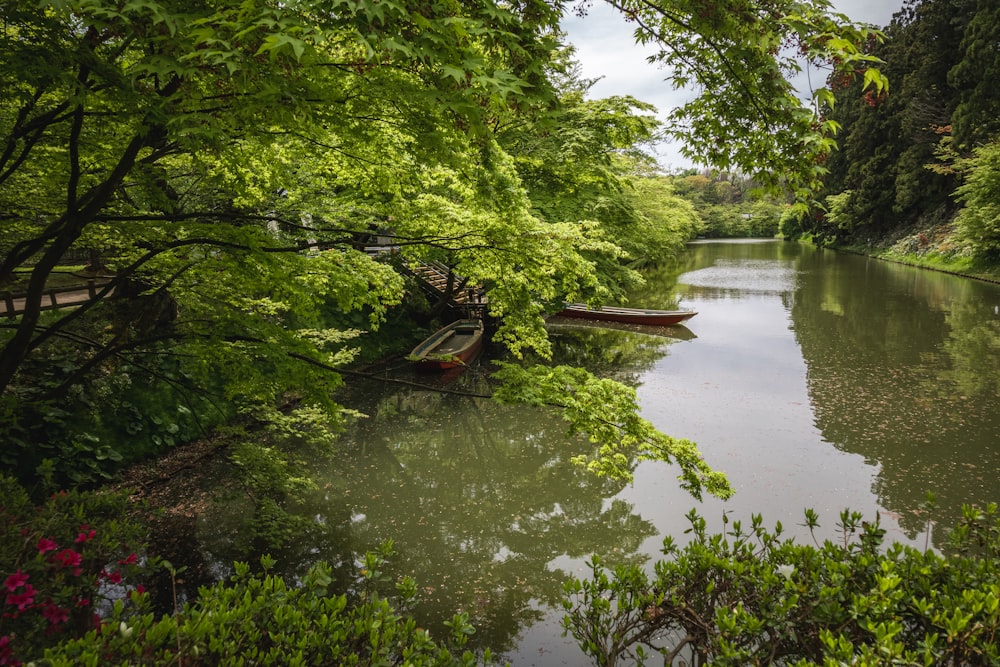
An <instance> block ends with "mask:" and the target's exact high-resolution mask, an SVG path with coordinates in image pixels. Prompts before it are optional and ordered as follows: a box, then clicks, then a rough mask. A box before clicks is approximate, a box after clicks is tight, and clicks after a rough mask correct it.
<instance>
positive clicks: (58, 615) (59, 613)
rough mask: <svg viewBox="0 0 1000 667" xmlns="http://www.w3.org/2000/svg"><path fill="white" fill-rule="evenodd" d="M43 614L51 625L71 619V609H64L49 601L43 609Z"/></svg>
mask: <svg viewBox="0 0 1000 667" xmlns="http://www.w3.org/2000/svg"><path fill="white" fill-rule="evenodd" d="M42 616H44V617H45V620H46V621H48V622H49V625H59V624H60V623H65V622H66V621H67V620H69V609H63V608H62V607H59V606H57V605H54V604H52V603H51V602H49V603H47V604H46V605H45V608H44V609H42Z"/></svg>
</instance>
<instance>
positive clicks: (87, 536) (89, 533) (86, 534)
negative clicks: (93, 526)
mask: <svg viewBox="0 0 1000 667" xmlns="http://www.w3.org/2000/svg"><path fill="white" fill-rule="evenodd" d="M82 528H86V526H82ZM96 535H97V531H96V530H85V531H83V530H82V531H81V532H80V534H79V535H77V536H76V543H77V544H83V543H84V542H89V541H90V540H92V539H94V537H95V536H96Z"/></svg>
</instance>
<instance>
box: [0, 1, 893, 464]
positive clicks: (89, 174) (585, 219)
mask: <svg viewBox="0 0 1000 667" xmlns="http://www.w3.org/2000/svg"><path fill="white" fill-rule="evenodd" d="M619 8H620V9H621V10H622V12H623V13H624V14H625V15H626V16H627V17H628V18H630V19H633V20H636V21H637V22H638V24H639V25H641V26H642V31H641V34H640V35H639V38H640V39H641V40H642V41H644V42H655V43H657V44H659V45H660V48H661V49H662V51H661V54H660V57H661V58H665V57H667V55H668V54H669V53H670V52H671V51H672V52H674V53H675V54H676V55H677V58H678V61H679V62H680V61H683V62H684V63H685V65H684V67H683V68H682V69H681V70H678V72H679V74H678V76H679V77H681V79H683V80H685V81H695V80H697V81H699V82H701V83H702V84H703V85H704V86H705V92H704V95H703V97H702V98H701V102H699V103H696V104H694V105H693V106H689V107H687V108H685V109H681V110H678V111H677V112H676V113H675V114H674V122H678V123H679V122H681V121H682V119H683V118H687V119H688V120H689V121H690V123H691V124H692V126H693V127H694V132H693V133H692V140H693V143H692V146H693V147H694V149H695V150H700V151H702V152H703V153H705V155H706V156H707V158H709V159H713V160H716V161H721V162H724V163H726V164H741V165H742V166H743V167H744V168H745V169H747V170H749V171H753V172H757V173H758V174H759V175H760V178H761V179H762V181H765V182H770V183H776V181H777V180H778V174H777V172H775V169H779V170H781V171H783V172H786V173H783V174H781V178H784V179H786V181H787V182H788V183H790V184H793V185H794V187H796V188H803V187H805V186H807V185H809V184H811V183H812V182H813V180H814V170H813V165H801V164H798V155H799V151H800V150H802V149H803V147H810V148H808V150H809V152H810V154H815V155H818V154H820V153H822V152H824V151H826V150H828V149H829V148H830V142H829V132H830V130H831V129H832V128H831V126H827V125H824V124H823V123H814V122H812V121H811V120H809V119H808V111H807V110H804V109H803V108H802V107H801V105H797V104H796V105H794V106H793V98H792V97H791V96H790V94H789V93H790V90H791V88H790V87H789V84H788V83H787V81H786V80H785V79H784V78H783V77H784V76H786V75H791V74H794V72H795V71H796V68H797V67H798V65H796V64H795V63H793V62H792V61H791V60H789V59H785V58H783V57H780V56H779V55H777V49H776V46H777V45H778V44H780V43H782V42H788V43H794V44H797V45H800V46H801V48H802V49H803V51H804V52H806V53H807V54H808V57H809V58H811V59H812V60H814V61H816V62H819V61H829V62H831V63H833V64H834V65H836V66H837V67H838V68H840V69H841V70H843V71H844V72H845V73H853V72H855V71H859V72H860V71H865V72H866V74H865V84H866V85H867V86H874V87H875V88H879V87H881V86H882V85H883V81H882V79H881V78H880V75H879V74H878V72H877V71H875V70H867V69H866V68H867V67H868V66H869V65H871V64H872V63H874V62H875V61H874V59H872V58H871V57H869V56H867V55H865V54H863V53H862V52H861V50H860V49H861V47H862V45H863V44H864V43H865V42H866V40H867V39H868V38H869V37H870V36H871V33H870V31H869V30H868V29H866V28H862V27H856V26H852V25H850V24H849V23H848V22H846V20H844V17H837V16H832V15H830V13H829V8H828V5H827V4H826V2H823V1H821V0H815V1H814V2H811V3H800V2H796V1H793V0H780V1H776V0H768V1H767V2H760V3H745V2H741V3H740V9H739V12H737V13H736V14H734V15H733V16H732V17H729V14H728V12H721V11H720V12H719V13H718V14H716V15H715V17H714V18H713V17H712V16H703V14H704V11H703V8H701V7H700V3H688V2H686V1H681V0H670V1H669V2H663V3H662V4H660V5H652V4H651V5H646V6H644V7H643V8H641V9H640V8H638V7H632V6H627V5H622V6H620V7H619ZM563 9H564V8H563V7H562V6H559V5H551V4H549V3H546V2H542V1H535V0H531V1H529V2H525V3H519V4H515V5H510V4H504V3H500V4H494V3H485V4H479V5H469V4H462V3H452V2H445V3H438V4H433V5H430V6H427V5H425V4H421V3H411V2H408V1H407V0H401V1H399V2H391V3H389V4H386V3H385V2H368V1H367V0H357V1H354V0H351V1H344V2H339V1H338V2H335V3H332V4H331V3H324V2H298V3H290V4H289V3H281V4H279V5H274V4H273V3H269V2H256V1H254V0H251V1H249V2H244V3H240V4H239V5H237V6H232V7H230V6H226V7H221V6H218V5H217V4H216V3H210V2H176V1H174V0H144V1H142V2H120V1H117V0H99V1H90V0H88V1H86V2H77V1H75V0H71V1H68V2H63V1H60V2H50V3H42V4H41V5H40V6H39V7H35V6H34V5H31V6H28V5H25V4H23V3H14V4H6V5H4V8H3V10H2V11H3V15H2V16H3V28H2V32H0V71H2V74H0V77H2V81H3V89H4V91H5V93H6V94H5V95H4V96H2V97H0V135H2V140H0V145H2V150H0V218H2V220H3V225H4V231H5V234H4V235H3V237H2V238H0V284H2V285H4V286H7V287H10V288H12V289H14V290H15V291H19V292H22V293H23V294H24V297H25V301H24V311H23V313H22V314H20V315H19V316H18V317H17V318H11V319H6V320H5V321H4V322H3V325H2V326H0V346H2V355H0V415H3V420H2V429H3V436H4V438H5V440H6V442H8V443H9V444H10V447H9V448H8V449H7V450H6V451H5V453H4V461H5V465H6V466H8V468H9V469H11V470H14V471H15V472H16V473H17V474H18V475H19V476H20V477H21V478H22V479H26V480H30V479H31V478H32V476H33V475H35V474H37V472H38V471H39V470H41V469H43V468H44V469H48V470H51V471H53V472H54V473H55V474H56V475H57V476H58V479H60V480H62V481H64V482H67V483H86V482H88V481H93V480H97V479H99V478H100V477H101V476H102V475H106V474H107V473H108V471H109V470H113V469H114V467H115V465H117V463H118V462H120V461H130V460H134V459H136V458H140V457H142V456H146V455H148V454H150V453H153V452H155V451H157V450H158V449H160V448H163V447H168V446H170V444H171V443H174V442H177V441H179V440H182V439H187V438H190V437H192V436H194V435H197V434H199V433H204V432H206V430H207V429H208V428H210V427H212V426H213V425H215V424H218V423H220V422H224V421H227V420H229V419H231V417H232V416H233V415H234V414H242V415H248V416H250V417H251V418H253V419H259V418H261V417H262V416H270V415H274V414H276V411H277V410H278V409H284V410H285V411H286V412H285V414H286V417H287V419H289V420H291V421H294V420H295V419H296V418H297V416H298V417H300V418H301V419H300V421H301V422H302V423H301V428H302V429H304V430H310V429H315V428H317V427H319V428H323V429H326V430H328V431H330V432H336V431H337V430H338V428H339V427H340V426H341V425H342V423H343V419H344V418H345V417H346V416H347V415H346V414H345V413H344V411H343V410H342V409H341V407H340V406H339V405H338V404H337V403H336V401H335V399H334V396H333V394H334V392H335V391H336V389H337V388H338V387H339V386H340V385H341V383H342V380H343V373H342V372H338V369H342V368H344V367H345V365H347V364H349V363H351V361H352V360H354V359H356V358H358V356H359V354H361V350H362V348H364V347H365V346H366V345H368V342H367V341H368V340H370V339H373V338H374V337H375V336H374V334H376V333H377V332H378V330H379V328H380V327H382V326H385V325H389V326H390V327H391V328H392V330H394V331H398V330H400V329H401V328H402V326H401V324H402V323H403V322H404V321H406V319H407V318H408V317H410V315H411V314H412V311H410V310H407V309H406V308H403V307H400V304H401V302H402V301H403V300H404V297H405V288H406V284H407V283H406V280H405V278H404V276H403V273H404V272H403V271H402V266H403V265H404V264H405V263H406V262H409V261H414V260H420V259H422V260H437V261H443V262H445V263H447V264H449V265H450V266H452V267H454V269H455V271H456V272H457V273H458V274H460V275H462V276H465V277H467V278H468V280H469V281H470V282H471V284H480V285H483V286H484V287H485V288H486V289H487V291H488V299H489V309H490V315H492V316H494V317H495V318H497V321H498V322H499V323H500V326H499V331H498V332H497V333H496V334H495V336H494V340H495V341H496V342H498V343H502V344H504V345H506V346H507V348H508V349H509V350H510V352H511V353H512V354H513V355H515V356H520V355H521V354H523V353H524V352H525V351H535V352H537V353H539V354H541V355H542V356H543V357H544V356H546V355H547V353H548V341H547V339H546V335H545V332H544V328H543V326H542V315H543V314H544V313H545V312H546V311H550V310H551V309H553V308H554V307H555V306H556V305H558V304H559V303H561V302H563V301H565V300H570V301H579V300H589V301H593V302H600V301H606V300H607V299H608V298H610V297H612V296H614V295H615V294H617V293H619V292H620V291H621V290H624V289H627V288H628V286H629V285H630V284H633V283H634V282H635V281H636V280H638V276H637V274H635V273H634V272H633V271H631V270H630V269H629V268H628V266H627V263H628V262H629V261H647V262H648V261H651V260H655V259H656V256H657V255H658V254H659V253H664V252H669V251H670V250H671V248H673V247H674V246H675V245H676V243H677V242H678V240H680V239H681V238H682V237H683V236H684V235H685V234H686V233H687V232H686V229H690V228H691V226H692V224H693V222H692V220H691V217H690V215H689V214H688V213H687V212H684V213H681V214H679V215H676V216H666V215H664V206H665V205H670V200H669V199H666V200H664V199H663V197H665V196H667V195H657V197H659V198H660V201H659V203H656V204H649V205H648V209H643V206H646V204H644V203H639V202H638V201H637V194H636V192H637V191H636V190H633V189H631V188H630V186H629V184H628V180H629V178H630V177H632V176H634V175H637V174H639V173H641V171H642V170H641V169H639V168H638V167H637V165H643V164H645V163H644V162H643V158H642V157H641V155H640V153H639V150H638V149H639V148H641V146H642V144H643V143H644V142H646V141H648V140H651V139H652V138H654V136H655V133H656V131H657V127H656V123H655V121H654V120H653V119H652V117H651V116H650V112H651V109H650V108H649V107H648V106H647V105H645V104H643V103H641V102H639V101H637V100H632V99H628V98H621V99H610V100H588V99H585V93H586V91H587V90H588V88H589V85H590V84H589V83H588V82H586V81H581V80H580V79H579V77H578V76H576V75H575V74H574V69H573V64H572V60H571V53H570V52H568V51H567V49H566V48H565V47H563V46H562V45H561V43H560V39H561V34H560V32H559V30H558V21H559V18H560V16H561V12H562V11H563ZM720 9H721V8H720ZM677 19H681V20H677ZM723 19H724V20H723ZM681 25H686V26H687V27H686V28H684V29H680V26H681ZM762 72H763V73H766V74H764V75H762ZM720 74H725V75H726V77H727V79H728V80H729V81H728V85H729V86H730V87H728V88H723V87H722V84H723V83H725V81H723V79H721V78H720ZM727 91H728V92H727ZM732 91H740V94H739V95H738V96H736V97H733V98H732V99H734V100H739V103H738V104H731V103H728V102H727V103H726V104H725V105H724V106H720V105H721V104H722V97H721V96H722V95H728V94H729V92H732ZM709 110H710V111H711V118H712V120H711V122H710V123H707V124H705V123H703V122H702V120H703V118H702V116H704V114H705V113H706V112H707V111H709ZM747 116H749V117H751V118H752V121H751V122H750V123H749V124H748V123H745V122H744V119H745V118H746V117H747ZM778 128H780V130H779V129H778ZM712 137H715V139H713V138H712ZM736 139H739V141H737V140H736ZM716 140H718V142H717V143H718V145H719V146H723V145H724V146H729V147H731V149H732V150H729V151H728V152H727V151H723V152H721V153H720V150H719V149H718V148H712V149H710V146H714V145H716V144H715V143H713V142H715V141H716ZM782 156H784V157H782ZM800 167H801V168H800ZM765 172H766V173H765ZM647 185H648V183H647ZM648 189H649V188H648V187H646V190H647V191H648ZM800 194H801V193H800ZM654 209H656V212H654ZM647 210H648V211H649V212H651V213H652V214H651V215H650V214H647ZM663 225H676V226H677V227H676V228H670V229H663V228H661V226H663ZM651 232H652V233H651ZM379 236H382V237H390V238H391V243H392V244H393V247H394V249H395V250H396V253H395V254H394V256H393V258H392V261H381V260H380V259H379V258H374V257H372V256H370V255H369V254H368V253H366V252H365V251H364V249H365V247H366V246H369V245H371V244H372V243H373V242H374V241H375V240H376V238H377V237H379ZM647 240H649V241H652V243H647V242H646V241H647ZM84 264H85V266H82V272H81V265H84ZM66 267H70V268H69V270H74V271H76V272H77V274H78V275H79V276H80V277H81V278H82V277H98V278H100V279H101V280H102V281H107V284H106V286H104V287H102V288H101V289H100V290H99V296H98V298H97V299H95V300H91V301H88V302H87V303H86V304H84V305H83V306H80V307H77V308H74V309H64V310H54V311H48V310H44V309H43V304H44V302H45V297H44V294H45V290H46V289H47V288H48V287H50V286H51V285H52V284H54V282H55V281H54V278H55V277H56V276H57V275H61V274H59V273H58V271H62V270H65V268H66ZM74 267H75V268H74ZM112 297H113V298H112ZM407 342H409V341H400V343H401V344H402V345H405V343H407ZM374 346H378V348H379V349H384V347H383V346H384V340H383V341H379V342H377V343H373V347H374ZM125 396H128V398H125ZM623 405H629V404H628V402H627V401H626V402H624V403H623ZM318 414H321V415H324V417H322V418H321V419H320V418H318V417H317V415H318ZM77 417H79V419H77ZM612 421H614V422H616V423H626V422H627V423H632V422H630V420H629V418H628V416H627V415H620V416H616V417H615V418H614V419H612ZM250 459H259V457H253V456H249V455H248V456H247V460H250Z"/></svg>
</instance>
